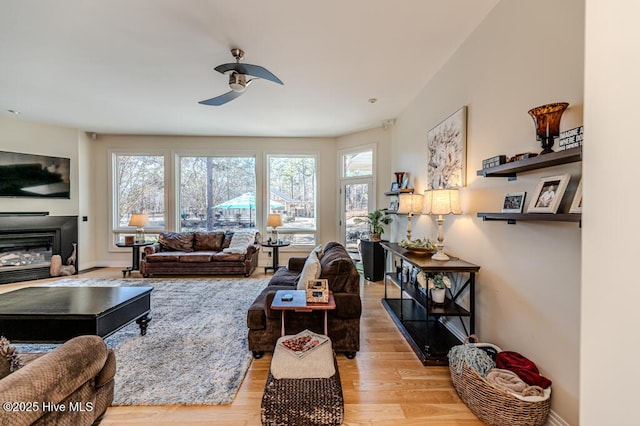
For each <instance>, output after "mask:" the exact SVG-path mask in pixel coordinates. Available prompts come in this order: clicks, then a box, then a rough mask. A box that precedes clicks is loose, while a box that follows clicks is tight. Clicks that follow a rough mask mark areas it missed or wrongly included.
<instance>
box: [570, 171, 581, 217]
mask: <svg viewBox="0 0 640 426" xmlns="http://www.w3.org/2000/svg"><path fill="white" fill-rule="evenodd" d="M569 213H582V179H580V183H579V184H578V189H576V194H575V195H574V196H573V202H572V203H571V208H570V209H569Z"/></svg>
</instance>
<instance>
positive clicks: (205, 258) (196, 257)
mask: <svg viewBox="0 0 640 426" xmlns="http://www.w3.org/2000/svg"><path fill="white" fill-rule="evenodd" d="M216 253H217V252H215V251H193V252H191V253H184V254H182V255H180V257H179V258H178V260H179V261H180V262H185V263H188V262H194V263H209V262H211V258H212V257H213V255H214V254H216Z"/></svg>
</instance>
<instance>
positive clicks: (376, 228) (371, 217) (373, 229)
mask: <svg viewBox="0 0 640 426" xmlns="http://www.w3.org/2000/svg"><path fill="white" fill-rule="evenodd" d="M353 221H354V222H355V223H367V224H369V239H370V240H371V241H380V235H382V234H383V233H384V229H383V228H382V225H388V224H390V223H391V222H393V218H392V217H391V216H388V215H387V212H386V211H384V210H375V211H372V212H370V213H369V214H367V215H366V216H363V217H356V218H355V219H354V220H353Z"/></svg>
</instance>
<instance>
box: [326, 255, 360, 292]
mask: <svg viewBox="0 0 640 426" xmlns="http://www.w3.org/2000/svg"><path fill="white" fill-rule="evenodd" d="M357 274H358V273H357V271H356V269H355V265H354V263H353V260H352V259H351V257H350V256H349V253H347V250H346V249H345V248H344V246H342V245H341V244H340V243H336V242H331V243H328V244H327V245H326V246H325V248H324V255H323V256H322V260H320V278H327V279H329V286H330V290H331V291H333V292H334V293H340V292H347V293H352V292H357V291H358V288H356V285H355V284H356V283H358V287H359V280H357V281H356V280H354V282H352V280H351V276H352V275H354V276H355V275H357Z"/></svg>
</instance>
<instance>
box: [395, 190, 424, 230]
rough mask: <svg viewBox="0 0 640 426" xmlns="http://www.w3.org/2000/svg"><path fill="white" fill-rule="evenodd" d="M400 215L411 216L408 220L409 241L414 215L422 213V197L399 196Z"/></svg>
mask: <svg viewBox="0 0 640 426" xmlns="http://www.w3.org/2000/svg"><path fill="white" fill-rule="evenodd" d="M398 202H399V205H398V211H397V213H398V214H406V215H409V216H408V218H407V239H408V240H410V239H411V219H412V218H413V215H414V213H418V214H421V213H422V195H420V194H400V196H398Z"/></svg>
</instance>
